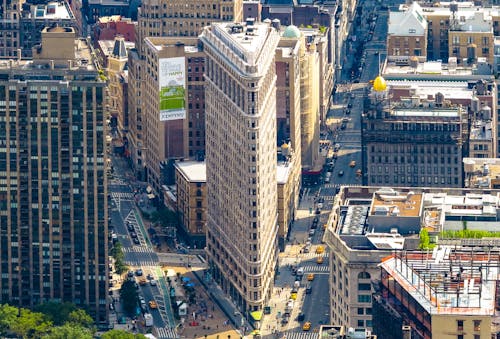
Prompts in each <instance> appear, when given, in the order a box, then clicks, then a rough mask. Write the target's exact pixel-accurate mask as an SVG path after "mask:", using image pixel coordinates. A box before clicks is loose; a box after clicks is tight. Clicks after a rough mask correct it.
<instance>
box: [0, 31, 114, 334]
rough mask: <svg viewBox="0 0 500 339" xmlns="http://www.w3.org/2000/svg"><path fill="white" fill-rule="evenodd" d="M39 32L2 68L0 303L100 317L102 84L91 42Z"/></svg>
mask: <svg viewBox="0 0 500 339" xmlns="http://www.w3.org/2000/svg"><path fill="white" fill-rule="evenodd" d="M75 38H76V34H75V31H74V29H73V28H62V27H54V28H46V29H44V31H43V32H42V45H41V47H39V48H35V49H33V60H18V61H12V60H7V61H4V62H0V230H1V233H0V246H1V249H2V250H1V251H0V274H1V278H0V291H1V294H0V302H7V301H9V302H12V303H14V304H19V306H21V307H32V306H34V305H35V304H38V303H42V302H46V301H49V300H51V301H61V302H64V301H69V302H73V303H75V304H76V305H78V306H85V307H88V310H89V311H90V313H91V315H92V316H93V317H94V318H95V320H96V322H97V323H98V324H102V323H106V320H107V315H108V314H107V313H108V308H107V305H106V298H107V292H108V282H107V281H108V280H107V273H108V261H107V258H108V253H107V245H108V242H107V217H108V216H107V199H106V196H107V183H106V175H105V173H104V167H105V162H104V152H105V127H104V126H105V124H104V111H103V102H104V93H105V86H106V83H105V81H102V80H101V79H100V77H99V73H98V69H97V68H96V65H95V63H94V62H93V57H92V54H93V51H92V47H91V45H90V41H88V40H82V39H78V40H75Z"/></svg>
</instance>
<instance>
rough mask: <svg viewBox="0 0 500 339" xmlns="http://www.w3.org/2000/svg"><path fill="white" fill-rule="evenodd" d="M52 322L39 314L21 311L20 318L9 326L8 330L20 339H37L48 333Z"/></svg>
mask: <svg viewBox="0 0 500 339" xmlns="http://www.w3.org/2000/svg"><path fill="white" fill-rule="evenodd" d="M51 327H52V322H51V321H50V320H48V319H47V317H46V316H45V315H44V314H42V313H39V312H32V311H30V310H28V309H22V310H21V316H20V317H18V318H17V319H16V320H15V321H14V322H12V323H11V325H10V330H11V331H12V332H14V333H15V334H17V335H18V336H20V337H22V338H32V337H36V338H39V337H41V336H42V335H44V334H46V333H48V332H49V330H50V328H51Z"/></svg>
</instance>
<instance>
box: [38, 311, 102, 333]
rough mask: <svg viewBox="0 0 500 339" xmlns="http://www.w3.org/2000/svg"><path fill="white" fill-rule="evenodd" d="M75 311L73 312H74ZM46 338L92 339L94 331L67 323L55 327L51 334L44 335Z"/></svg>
mask: <svg viewBox="0 0 500 339" xmlns="http://www.w3.org/2000/svg"><path fill="white" fill-rule="evenodd" d="M72 313H73V312H72ZM42 338H44V339H68V338H71V339H92V338H93V334H92V331H91V330H89V329H88V328H85V327H82V326H79V325H76V324H71V323H66V324H64V325H62V326H57V327H54V328H52V329H51V330H50V333H49V334H46V335H44V336H43V337H42Z"/></svg>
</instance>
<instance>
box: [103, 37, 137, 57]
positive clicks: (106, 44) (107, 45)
mask: <svg viewBox="0 0 500 339" xmlns="http://www.w3.org/2000/svg"><path fill="white" fill-rule="evenodd" d="M97 43H98V44H99V46H100V47H101V50H102V52H103V54H104V55H105V56H110V55H112V54H113V48H114V47H115V40H99V41H97ZM123 44H124V45H125V49H126V50H127V51H128V50H130V49H131V48H135V43H134V42H130V41H123Z"/></svg>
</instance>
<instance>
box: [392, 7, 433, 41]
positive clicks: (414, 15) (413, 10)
mask: <svg viewBox="0 0 500 339" xmlns="http://www.w3.org/2000/svg"><path fill="white" fill-rule="evenodd" d="M426 29H427V21H426V20H425V18H424V17H423V16H422V8H421V7H420V5H419V4H418V3H417V2H413V3H412V4H411V5H410V7H408V8H407V10H405V11H401V12H390V13H389V23H388V31H387V34H388V35H399V36H421V35H424V34H426Z"/></svg>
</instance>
